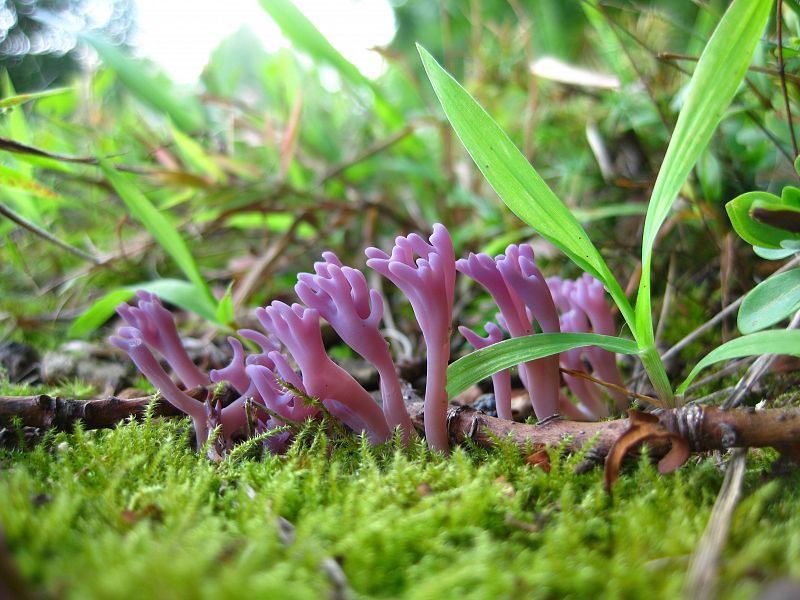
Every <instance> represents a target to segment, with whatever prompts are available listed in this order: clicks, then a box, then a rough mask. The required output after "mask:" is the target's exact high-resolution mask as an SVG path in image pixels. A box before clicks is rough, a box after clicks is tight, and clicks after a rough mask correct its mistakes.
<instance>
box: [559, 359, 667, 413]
mask: <svg viewBox="0 0 800 600" xmlns="http://www.w3.org/2000/svg"><path fill="white" fill-rule="evenodd" d="M559 370H560V371H561V372H562V373H566V374H567V375H571V376H572V377H580V378H581V379H586V380H587V381H591V382H592V383H596V384H597V385H602V386H603V387H606V388H608V389H610V390H615V391H617V392H620V393H622V394H625V395H626V396H630V397H631V398H636V399H637V400H641V401H643V402H647V403H648V404H652V405H653V406H658V407H659V408H667V405H666V404H664V403H663V402H661V400H659V399H658V398H653V397H652V396H646V395H644V394H639V393H637V392H633V391H631V390H629V389H628V388H626V387H625V386H623V385H617V384H616V383H611V382H609V381H603V380H602V379H598V378H597V377H593V376H592V375H589V373H586V372H585V371H577V370H575V369H565V368H564V367H559Z"/></svg>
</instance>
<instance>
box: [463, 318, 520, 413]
mask: <svg viewBox="0 0 800 600" xmlns="http://www.w3.org/2000/svg"><path fill="white" fill-rule="evenodd" d="M483 328H484V329H485V330H486V333H487V334H488V335H487V336H486V337H482V336H480V335H478V334H477V333H475V332H474V331H472V330H471V329H469V328H468V327H464V326H463V325H462V326H461V327H459V328H458V331H459V333H461V335H463V336H464V339H466V340H467V341H468V342H469V343H470V344H471V345H472V347H473V348H475V350H480V349H482V348H487V347H488V346H491V345H492V344H496V343H497V342H500V341H502V339H503V332H502V331H500V328H499V327H498V326H497V325H495V324H494V323H492V322H491V321H489V322H488V323H486V325H484V326H483ZM492 386H493V387H494V404H495V406H496V407H497V416H498V417H500V418H501V419H506V420H507V421H513V420H514V418H513V416H512V414H511V372H510V371H509V370H508V369H503V370H502V371H498V372H497V373H494V374H493V375H492Z"/></svg>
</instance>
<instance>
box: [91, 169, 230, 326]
mask: <svg viewBox="0 0 800 600" xmlns="http://www.w3.org/2000/svg"><path fill="white" fill-rule="evenodd" d="M98 161H99V163H100V166H101V167H102V169H103V172H104V173H105V175H106V177H107V178H108V180H109V182H111V185H112V186H113V187H114V189H115V190H116V192H117V194H119V197H120V198H121V199H122V201H123V202H124V203H125V205H126V206H127V207H128V210H130V211H131V214H132V215H133V216H134V218H136V219H137V220H138V221H140V222H141V223H142V224H143V225H144V226H145V228H146V229H147V231H149V232H150V234H151V235H152V236H153V237H154V238H155V240H156V241H157V242H158V243H159V244H160V245H161V247H162V248H163V249H164V251H165V252H167V254H169V255H170V256H171V257H172V259H173V260H174V261H175V263H176V264H177V265H178V267H180V269H181V270H182V271H183V272H184V274H185V275H186V278H187V279H188V280H189V281H191V282H192V283H193V284H194V286H195V293H196V294H197V295H198V297H199V298H200V299H202V300H203V301H204V303H205V304H206V307H205V308H206V312H207V313H208V314H210V315H212V317H211V318H212V319H213V318H214V317H213V315H214V313H215V306H216V304H217V303H216V301H215V300H214V296H213V295H212V294H211V290H210V289H209V287H208V283H207V282H206V280H205V279H204V278H203V276H202V274H201V273H200V269H198V268H197V264H196V263H195V261H194V258H193V257H192V254H191V253H190V252H189V248H188V247H187V246H186V242H184V241H183V238H182V237H181V235H180V233H178V230H177V229H175V227H173V226H172V224H171V223H170V222H169V221H168V220H167V219H166V217H164V215H163V214H161V212H160V211H159V210H158V209H157V208H156V207H155V206H153V204H152V203H151V202H150V200H148V199H147V196H145V195H144V194H143V193H142V192H140V191H139V190H138V189H137V188H136V186H134V185H133V184H132V183H131V182H130V181H129V180H128V179H127V177H126V176H124V175H122V174H121V173H119V172H118V171H117V170H116V169H115V168H114V166H113V165H112V164H111V163H109V162H108V161H106V160H105V159H103V158H98Z"/></svg>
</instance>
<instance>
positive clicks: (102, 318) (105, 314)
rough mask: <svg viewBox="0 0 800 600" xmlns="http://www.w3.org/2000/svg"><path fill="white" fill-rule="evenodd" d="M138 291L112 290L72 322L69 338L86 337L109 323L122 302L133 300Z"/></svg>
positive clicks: (129, 288) (125, 288)
mask: <svg viewBox="0 0 800 600" xmlns="http://www.w3.org/2000/svg"><path fill="white" fill-rule="evenodd" d="M135 292H136V289H134V288H133V287H124V288H119V289H116V290H111V291H110V292H108V293H107V294H106V295H104V296H103V297H102V298H100V299H99V300H95V301H94V302H93V303H92V304H91V306H89V308H87V309H86V310H85V311H84V312H83V314H82V315H81V316H80V317H78V318H77V319H75V320H74V321H73V322H72V325H70V326H69V329H68V330H67V335H68V336H69V337H73V338H76V337H86V336H87V335H89V334H90V333H92V332H93V331H95V330H96V329H97V328H98V327H100V326H101V325H103V323H105V322H106V321H108V320H109V319H110V318H111V316H112V315H113V314H114V309H115V308H116V307H117V305H118V304H120V303H121V302H127V301H128V300H130V299H131V298H133V294H134V293H135Z"/></svg>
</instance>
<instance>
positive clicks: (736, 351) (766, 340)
mask: <svg viewBox="0 0 800 600" xmlns="http://www.w3.org/2000/svg"><path fill="white" fill-rule="evenodd" d="M762 354H790V355H792V356H800V331H798V330H797V329H771V330H769V331H759V332H758V333H751V334H750V335H744V336H742V337H740V338H736V339H735V340H731V341H729V342H726V343H724V344H722V345H721V346H719V347H717V348H715V349H714V350H712V351H711V352H709V353H708V354H707V355H706V356H705V357H704V358H703V360H701V361H700V362H699V363H697V365H696V366H695V368H694V369H692V372H691V373H689V376H688V377H687V378H686V379H684V380H683V383H681V384H680V386H678V389H677V390H676V392H677V393H678V394H682V393H684V392H685V391H686V388H688V387H689V384H690V383H692V381H694V378H695V377H697V374H698V373H700V371H702V370H703V369H705V368H706V367H708V366H709V365H713V364H714V363H718V362H721V361H723V360H732V359H734V358H742V357H745V356H760V355H762Z"/></svg>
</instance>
